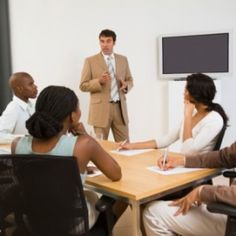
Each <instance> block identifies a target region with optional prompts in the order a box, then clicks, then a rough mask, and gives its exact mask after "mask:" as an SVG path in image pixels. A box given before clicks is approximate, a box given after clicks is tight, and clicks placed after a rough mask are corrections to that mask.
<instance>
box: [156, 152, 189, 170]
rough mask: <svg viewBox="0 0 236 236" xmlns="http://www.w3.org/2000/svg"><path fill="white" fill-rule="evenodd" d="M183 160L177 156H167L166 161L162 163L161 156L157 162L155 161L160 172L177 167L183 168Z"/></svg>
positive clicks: (182, 157)
mask: <svg viewBox="0 0 236 236" xmlns="http://www.w3.org/2000/svg"><path fill="white" fill-rule="evenodd" d="M184 159H185V157H184V156H182V155H179V156H172V155H171V154H168V157H167V160H166V162H165V163H164V157H163V156H161V157H160V158H159V159H158V160H157V166H158V167H159V168H160V169H161V170H168V169H172V168H174V167H177V166H183V165H184Z"/></svg>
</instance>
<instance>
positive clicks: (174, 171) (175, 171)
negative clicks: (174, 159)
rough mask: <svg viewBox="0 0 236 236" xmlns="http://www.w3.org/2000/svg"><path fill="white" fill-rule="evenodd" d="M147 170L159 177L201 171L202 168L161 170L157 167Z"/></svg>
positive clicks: (150, 167)
mask: <svg viewBox="0 0 236 236" xmlns="http://www.w3.org/2000/svg"><path fill="white" fill-rule="evenodd" d="M147 169H148V170H150V171H153V172H156V173H158V174H161V175H175V174H183V173H188V172H192V171H197V170H202V168H185V167H176V168H173V169H170V170H161V169H160V168H159V167H158V166H149V167H147Z"/></svg>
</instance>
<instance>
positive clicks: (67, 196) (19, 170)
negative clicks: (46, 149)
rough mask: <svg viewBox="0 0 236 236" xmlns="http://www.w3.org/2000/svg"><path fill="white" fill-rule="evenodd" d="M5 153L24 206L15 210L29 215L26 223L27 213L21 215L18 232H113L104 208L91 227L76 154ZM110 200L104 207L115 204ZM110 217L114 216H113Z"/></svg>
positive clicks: (45, 234) (62, 234) (60, 235)
mask: <svg viewBox="0 0 236 236" xmlns="http://www.w3.org/2000/svg"><path fill="white" fill-rule="evenodd" d="M4 156H5V158H6V159H7V158H8V159H11V160H12V163H13V169H14V174H15V176H16V178H17V180H18V184H19V187H20V188H19V193H18V196H17V197H18V198H20V199H21V204H22V206H20V207H18V209H16V210H15V212H16V215H18V216H19V215H25V216H26V217H27V222H26V223H27V224H25V221H24V220H23V217H22V218H21V219H19V217H18V220H17V224H18V227H17V230H16V231H17V233H16V234H15V235H22V236H23V235H24V236H25V235H26V234H28V235H33V236H42V235H43V236H49V235H50V236H52V235H57V236H71V235H81V236H83V235H109V234H111V232H110V231H112V229H111V228H109V226H110V225H109V226H108V225H106V219H105V217H107V212H103V213H102V214H101V215H100V216H99V219H98V221H97V223H96V224H95V226H94V227H93V228H92V229H91V231H89V229H88V212H87V205H86V201H85V197H84V192H83V186H82V183H81V179H80V175H79V170H78V164H77V163H76V161H75V160H74V159H73V157H62V156H49V155H4ZM0 158H1V159H3V158H4V157H3V156H1V157H0ZM104 200H105V201H106V200H107V199H106V198H105V199H104V198H102V199H101V200H100V201H104ZM110 203H111V204H110V205H109V206H106V207H102V208H103V209H108V208H111V205H112V204H113V203H114V201H113V200H112V201H110ZM108 212H109V211H108ZM110 212H111V210H110ZM112 216H113V215H112ZM108 217H110V218H111V216H108ZM99 223H100V224H99ZM26 225H27V226H26ZM113 225H114V224H113ZM113 225H112V227H113ZM26 229H28V230H26ZM3 230H4V229H3ZM26 231H27V232H26Z"/></svg>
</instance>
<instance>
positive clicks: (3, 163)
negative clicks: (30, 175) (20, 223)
mask: <svg viewBox="0 0 236 236" xmlns="http://www.w3.org/2000/svg"><path fill="white" fill-rule="evenodd" d="M15 184H16V183H15V180H14V174H13V171H12V165H11V160H1V159H0V236H5V228H7V227H9V226H12V224H9V223H8V222H6V221H5V220H4V215H5V214H6V213H5V209H6V207H7V206H6V205H7V204H6V202H5V201H4V198H8V192H9V189H11V188H12V187H13V186H14V185H15Z"/></svg>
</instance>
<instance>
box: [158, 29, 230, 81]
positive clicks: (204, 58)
mask: <svg viewBox="0 0 236 236" xmlns="http://www.w3.org/2000/svg"><path fill="white" fill-rule="evenodd" d="M159 46H160V47H159V65H160V68H159V70H160V77H161V78H167V79H179V78H184V77H186V76H187V75H188V74H192V73H206V74H208V75H210V76H213V77H216V78H218V77H222V76H226V75H229V74H230V73H231V66H230V64H231V62H230V60H231V55H230V53H231V51H232V50H231V49H230V33H229V32H223V33H221V32H220V33H207V34H189V35H169V36H168V35H167V36H161V37H160V41H159Z"/></svg>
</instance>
